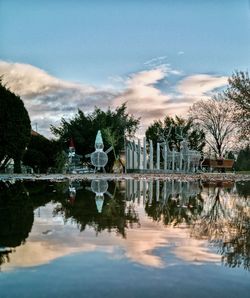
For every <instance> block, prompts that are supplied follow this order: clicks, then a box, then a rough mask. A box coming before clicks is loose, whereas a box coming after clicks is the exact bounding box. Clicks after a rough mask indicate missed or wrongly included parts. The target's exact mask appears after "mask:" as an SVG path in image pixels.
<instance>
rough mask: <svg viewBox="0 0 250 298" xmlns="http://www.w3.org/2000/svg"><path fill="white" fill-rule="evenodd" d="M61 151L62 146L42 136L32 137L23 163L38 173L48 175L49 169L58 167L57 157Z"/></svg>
mask: <svg viewBox="0 0 250 298" xmlns="http://www.w3.org/2000/svg"><path fill="white" fill-rule="evenodd" d="M59 151H60V144H59V143H58V142H56V141H51V140H48V139H46V138H45V137H43V136H42V135H40V134H36V135H32V136H31V139H30V143H29V145H28V148H27V150H26V151H25V153H24V156H23V163H24V164H25V165H28V166H30V167H32V168H33V169H34V171H35V172H38V173H46V172H47V171H48V169H49V168H51V167H56V157H57V154H58V152H59Z"/></svg>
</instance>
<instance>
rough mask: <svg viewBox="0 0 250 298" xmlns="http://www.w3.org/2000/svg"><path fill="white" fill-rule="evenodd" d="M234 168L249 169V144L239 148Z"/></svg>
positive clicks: (238, 169)
mask: <svg viewBox="0 0 250 298" xmlns="http://www.w3.org/2000/svg"><path fill="white" fill-rule="evenodd" d="M235 168H236V170H237V171H249V170H250V146H249V145H248V146H247V147H246V148H244V149H241V150H240V152H239V155H238V157H237V160H236V165H235Z"/></svg>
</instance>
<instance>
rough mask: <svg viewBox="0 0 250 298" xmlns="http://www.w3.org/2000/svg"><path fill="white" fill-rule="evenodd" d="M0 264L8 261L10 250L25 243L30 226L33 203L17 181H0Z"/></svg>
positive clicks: (32, 218) (32, 217)
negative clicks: (13, 182)
mask: <svg viewBox="0 0 250 298" xmlns="http://www.w3.org/2000/svg"><path fill="white" fill-rule="evenodd" d="M0 193H1V196H0V265H1V264H2V263H3V262H6V261H7V262H8V261H9V254H10V253H11V252H12V250H13V249H14V248H15V247H17V246H20V245H22V244H24V243H25V239H26V238H27V237H28V235H29V232H30V230H31V228H32V224H33V220H34V216H33V205H32V201H31V200H30V198H29V193H28V191H27V189H25V187H24V186H23V185H22V184H21V183H20V182H19V183H15V184H11V183H7V184H3V183H0Z"/></svg>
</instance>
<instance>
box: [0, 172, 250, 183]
mask: <svg viewBox="0 0 250 298" xmlns="http://www.w3.org/2000/svg"><path fill="white" fill-rule="evenodd" d="M95 179H104V180H116V181H123V180H128V179H135V180H178V181H198V180H199V181H207V182H223V181H231V182H237V181H250V174H235V173H194V174H184V173H179V174H178V173H167V174H148V173H147V174H140V173H129V174H105V173H96V174H0V181H2V182H7V181H9V182H11V181H12V182H13V180H14V181H50V182H51V181H52V182H53V181H54V182H61V181H70V182H71V181H89V180H95Z"/></svg>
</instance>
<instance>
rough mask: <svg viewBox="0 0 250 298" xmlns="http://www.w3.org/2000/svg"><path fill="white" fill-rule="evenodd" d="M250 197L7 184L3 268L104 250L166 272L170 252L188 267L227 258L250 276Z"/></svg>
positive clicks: (193, 185) (229, 188)
mask: <svg viewBox="0 0 250 298" xmlns="http://www.w3.org/2000/svg"><path fill="white" fill-rule="evenodd" d="M248 190H249V183H247V182H241V183H237V184H232V183H231V184H230V183H229V184H224V185H223V184H216V183H215V184H213V185H209V184H205V183H201V182H199V181H197V182H179V181H174V180H173V181H146V180H125V181H122V182H112V181H109V182H108V181H107V180H93V181H92V182H91V183H81V182H72V183H70V184H68V183H42V182H39V183H31V182H27V183H24V184H22V183H15V184H10V183H8V184H3V183H2V184H1V190H0V191H1V193H0V198H1V199H0V265H1V264H4V263H7V262H8V261H10V263H11V262H12V263H14V259H15V258H16V263H18V264H19V266H20V265H22V264H24V263H25V262H26V264H28V265H29V266H30V265H34V264H42V263H43V262H49V261H50V260H52V259H54V258H57V257H59V256H63V255H65V254H68V253H72V252H76V251H90V250H97V249H102V250H105V251H109V252H110V253H112V254H114V255H115V254H116V253H117V247H119V258H120V257H124V256H126V257H127V258H129V259H131V260H133V261H135V262H137V263H140V264H143V265H146V266H153V267H164V266H166V264H167V263H169V262H170V259H165V258H166V257H164V253H163V252H162V250H164V251H165V254H166V252H168V254H170V253H171V254H172V255H175V257H176V258H177V259H181V260H184V261H187V262H194V263H197V264H198V263H202V262H218V260H219V259H220V258H221V260H222V262H223V264H225V265H227V266H230V267H243V268H245V269H248V270H249V269H250V202H249V198H248V196H249V193H248ZM34 214H35V221H34V224H33V220H34ZM32 224H33V227H32ZM31 228H32V232H31V233H30V231H31ZM79 231H80V233H79ZM91 231H94V233H95V235H94V237H93V235H92V234H91ZM29 233H30V236H29ZM108 235H109V236H108ZM96 236H98V237H96ZM117 236H118V237H117ZM25 240H26V242H25ZM209 243H210V244H212V245H213V248H212V250H211V247H210V245H209ZM159 249H160V250H161V253H159V252H158V250H159ZM32 251H33V252H34V251H36V253H32ZM31 254H32V255H31ZM14 255H15V257H14ZM11 256H12V257H11ZM219 256H221V257H219ZM171 258H172V259H173V256H172V257H171ZM28 259H29V260H28ZM177 259H175V262H176V261H177ZM25 260H26V261H25ZM27 260H28V261H27Z"/></svg>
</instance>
